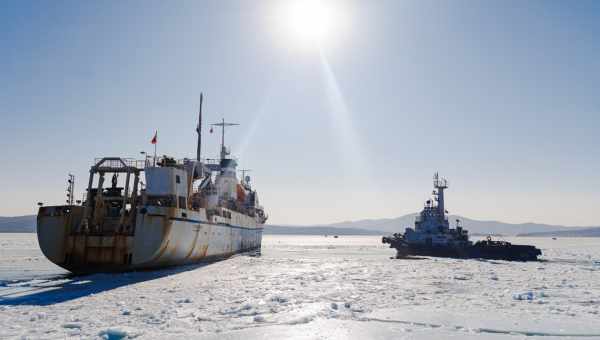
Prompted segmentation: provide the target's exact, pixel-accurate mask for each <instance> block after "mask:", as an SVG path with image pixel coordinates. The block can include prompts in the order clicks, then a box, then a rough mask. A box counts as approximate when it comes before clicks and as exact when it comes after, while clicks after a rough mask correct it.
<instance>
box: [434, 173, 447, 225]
mask: <svg viewBox="0 0 600 340" xmlns="http://www.w3.org/2000/svg"><path fill="white" fill-rule="evenodd" d="M433 187H434V188H436V189H437V194H436V195H437V201H438V212H439V214H440V216H445V214H446V209H445V208H444V189H447V188H448V181H447V180H446V179H445V178H440V176H439V174H438V173H437V172H436V173H435V174H434V175H433Z"/></svg>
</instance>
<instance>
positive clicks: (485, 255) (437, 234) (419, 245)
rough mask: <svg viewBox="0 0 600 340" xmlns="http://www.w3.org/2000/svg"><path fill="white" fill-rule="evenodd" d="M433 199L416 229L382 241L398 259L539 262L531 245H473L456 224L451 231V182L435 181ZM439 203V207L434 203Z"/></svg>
mask: <svg viewBox="0 0 600 340" xmlns="http://www.w3.org/2000/svg"><path fill="white" fill-rule="evenodd" d="M433 186H434V188H435V189H437V191H434V192H433V194H434V196H435V197H434V199H433V200H428V201H427V202H426V203H425V207H424V208H423V210H422V211H421V214H420V215H419V216H417V219H416V221H415V228H414V229H413V228H406V230H405V232H404V234H400V233H397V234H394V235H393V236H389V237H383V239H382V242H383V243H387V244H389V245H390V248H395V249H396V250H397V253H396V258H405V257H407V256H412V255H420V256H437V257H452V258H481V259H491V260H506V261H536V260H537V257H538V256H539V255H541V254H542V252H541V250H539V249H538V248H536V247H534V246H529V245H514V244H511V243H509V242H504V241H492V238H491V237H490V236H488V237H487V239H486V240H482V241H477V242H475V243H474V244H473V242H472V241H470V240H469V234H468V231H467V230H465V229H463V228H462V226H461V225H460V221H459V220H456V228H454V229H452V228H450V224H449V223H448V217H447V216H446V212H447V211H446V210H445V209H444V189H446V188H448V182H447V181H446V180H445V179H444V178H439V176H438V174H437V173H436V174H435V175H434V177H433ZM435 202H437V204H436V203H435Z"/></svg>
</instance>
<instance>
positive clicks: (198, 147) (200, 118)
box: [196, 92, 203, 162]
mask: <svg viewBox="0 0 600 340" xmlns="http://www.w3.org/2000/svg"><path fill="white" fill-rule="evenodd" d="M202 99H203V97H202V92H200V107H199V109H198V127H197V128H196V132H198V146H197V148H196V160H197V161H198V162H200V157H201V153H202Z"/></svg>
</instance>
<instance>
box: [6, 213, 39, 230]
mask: <svg viewBox="0 0 600 340" xmlns="http://www.w3.org/2000/svg"><path fill="white" fill-rule="evenodd" d="M36 224H37V221H36V215H26V216H14V217H0V233H35V229H36Z"/></svg>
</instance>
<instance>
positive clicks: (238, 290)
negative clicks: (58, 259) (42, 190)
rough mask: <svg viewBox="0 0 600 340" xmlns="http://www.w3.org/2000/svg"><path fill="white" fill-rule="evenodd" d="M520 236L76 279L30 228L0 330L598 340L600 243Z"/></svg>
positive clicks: (282, 249)
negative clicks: (526, 259) (509, 257)
mask: <svg viewBox="0 0 600 340" xmlns="http://www.w3.org/2000/svg"><path fill="white" fill-rule="evenodd" d="M5 235H6V234H5ZM11 237H12V238H14V240H13V239H11ZM27 237H29V238H27ZM517 241H520V243H529V244H537V245H539V246H540V247H541V248H542V249H543V251H544V261H542V262H530V263H511V262H503V261H477V260H455V259H435V258H431V259H421V260H392V259H390V256H393V254H394V251H393V250H392V249H389V248H386V246H385V245H382V244H381V243H380V238H378V237H370V236H369V237H362V236H361V237H358V236H357V237H351V236H341V237H340V238H338V239H334V238H324V237H320V236H265V237H264V240H263V253H262V256H260V257H250V256H235V257H233V258H231V259H228V260H225V261H221V262H217V263H212V264H204V265H198V266H188V267H179V268H170V269H164V270H159V271H144V272H135V273H125V274H94V275H88V276H82V277H70V276H68V275H66V273H64V272H63V271H62V270H60V269H59V268H57V267H55V266H53V265H51V264H49V263H48V262H47V261H46V260H45V259H44V258H43V255H41V253H39V250H38V249H37V245H36V242H35V235H26V236H23V235H13V234H10V235H8V236H3V242H4V243H8V244H9V245H10V244H16V245H18V247H19V249H20V250H18V251H17V252H15V253H12V252H8V251H6V248H4V250H2V251H0V252H5V253H0V255H2V256H1V257H0V282H1V284H0V338H2V339H5V338H9V339H10V338H15V339H27V338H31V339H63V338H86V339H87V338H92V339H93V338H97V339H133V338H136V339H156V338H160V339H181V338H207V339H240V338H244V339H252V338H261V339H262V338H286V339H290V338H291V339H313V338H333V339H365V338H369V339H389V338H395V339H396V338H410V339H413V338H414V339H440V338H450V337H454V338H459V339H481V338H485V339H488V338H492V339H495V338H498V339H513V338H514V339H521V338H523V337H527V338H528V339H530V338H534V339H535V338H542V337H543V338H546V337H547V336H555V337H557V336H558V337H573V338H575V337H584V336H585V337H592V338H594V337H597V338H599V339H600V323H599V322H598V320H599V319H598V317H599V315H598V314H599V311H600V280H599V279H600V277H599V274H600V266H599V265H598V261H599V259H600V240H596V239H565V240H564V241H560V240H557V241H553V240H550V239H529V240H526V241H523V240H517ZM517 243H519V242H517ZM15 247H17V246H15ZM8 248H10V246H9V247H8ZM27 259H37V260H33V261H28V260H27Z"/></svg>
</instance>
